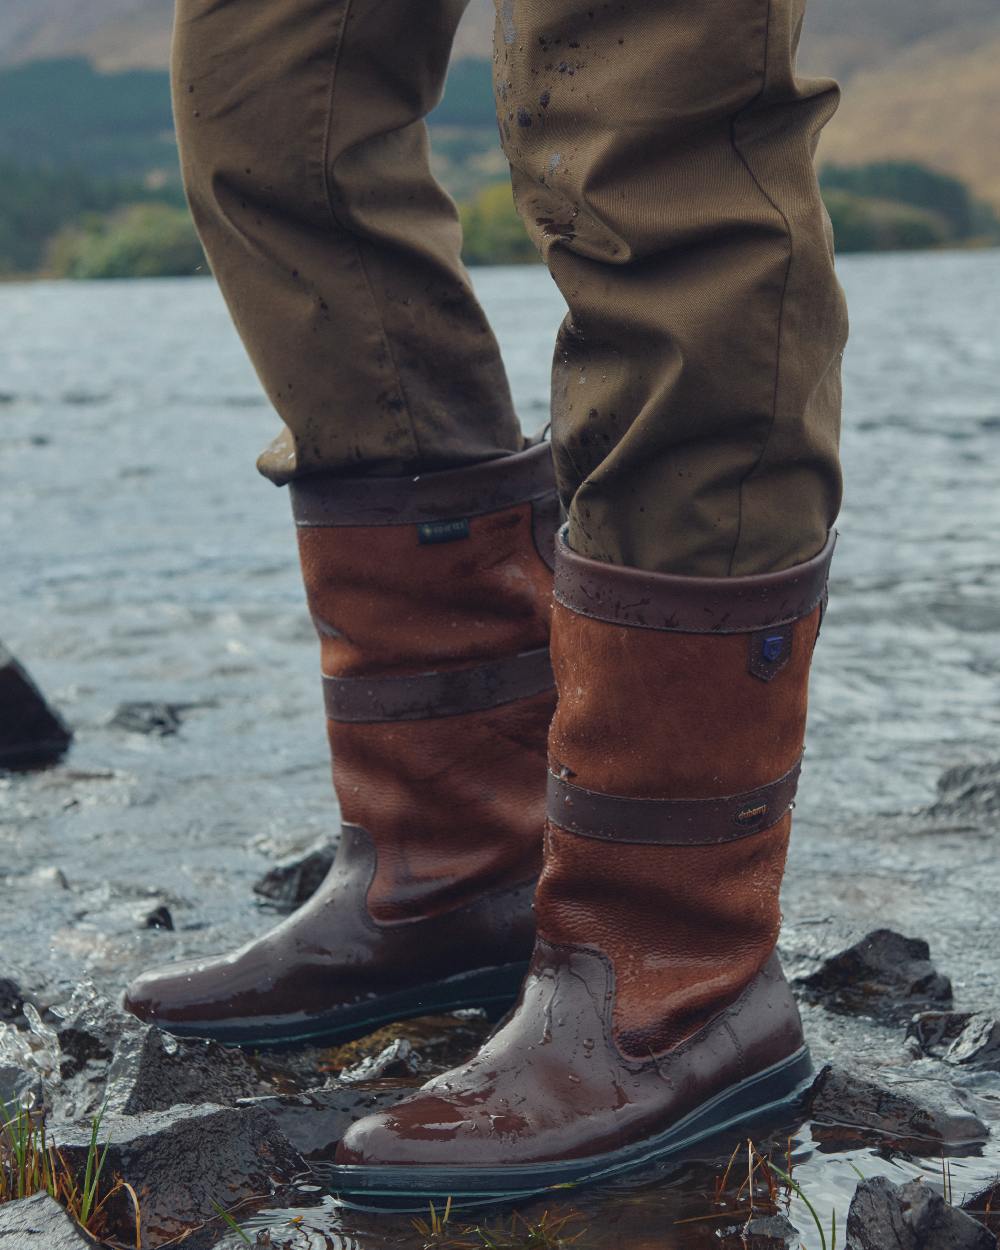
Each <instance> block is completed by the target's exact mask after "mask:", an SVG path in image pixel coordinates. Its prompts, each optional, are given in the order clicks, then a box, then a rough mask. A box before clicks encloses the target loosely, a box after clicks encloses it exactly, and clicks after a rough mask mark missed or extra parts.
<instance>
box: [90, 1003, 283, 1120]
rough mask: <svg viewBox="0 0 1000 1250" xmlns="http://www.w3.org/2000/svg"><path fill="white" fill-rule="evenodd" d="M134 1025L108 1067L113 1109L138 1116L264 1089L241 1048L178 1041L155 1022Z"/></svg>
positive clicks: (229, 1100) (227, 1100) (231, 1101)
mask: <svg viewBox="0 0 1000 1250" xmlns="http://www.w3.org/2000/svg"><path fill="white" fill-rule="evenodd" d="M136 1024H137V1027H130V1028H129V1029H128V1031H127V1032H126V1033H125V1034H124V1035H123V1036H122V1038H121V1039H120V1041H119V1042H118V1044H117V1046H116V1047H115V1051H114V1056H113V1059H112V1061H111V1065H110V1067H109V1068H108V1074H107V1094H106V1097H107V1104H108V1108H109V1109H110V1110H112V1111H115V1112H118V1113H119V1114H121V1115H139V1114H140V1113H142V1112H147V1111H167V1110H169V1109H170V1108H171V1107H173V1106H176V1105H178V1104H190V1105H192V1106H195V1105H198V1104H200V1103H212V1104H215V1105H219V1106H234V1105H235V1104H236V1102H237V1101H238V1100H239V1099H241V1098H248V1097H252V1096H253V1095H255V1094H259V1093H260V1091H261V1080H260V1077H259V1076H258V1073H257V1071H256V1069H255V1068H254V1067H253V1065H252V1064H251V1062H250V1060H249V1059H248V1058H247V1057H246V1055H245V1054H244V1053H243V1051H241V1050H227V1049H226V1048H225V1047H223V1046H220V1045H219V1044H218V1043H217V1042H205V1041H196V1040H184V1041H180V1040H178V1039H177V1038H173V1037H170V1036H169V1035H168V1034H166V1033H163V1032H161V1031H160V1030H159V1029H158V1028H156V1027H155V1026H153V1025H148V1024H139V1023H138V1022H136Z"/></svg>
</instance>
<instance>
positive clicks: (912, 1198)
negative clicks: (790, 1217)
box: [846, 1176, 997, 1250]
mask: <svg viewBox="0 0 1000 1250" xmlns="http://www.w3.org/2000/svg"><path fill="white" fill-rule="evenodd" d="M846 1250H997V1240H996V1238H995V1237H994V1236H993V1234H992V1233H990V1232H989V1231H988V1230H987V1229H985V1228H984V1227H983V1226H982V1225H981V1224H977V1223H976V1221H975V1220H974V1219H972V1218H971V1217H970V1216H968V1215H966V1214H965V1212H964V1211H960V1210H959V1209H958V1208H957V1207H952V1206H949V1205H948V1203H947V1202H945V1200H944V1199H943V1198H942V1197H941V1196H940V1194H936V1193H935V1192H934V1191H933V1190H932V1189H931V1188H930V1187H929V1186H927V1185H924V1184H921V1183H920V1182H919V1181H911V1182H910V1183H909V1184H907V1185H894V1184H893V1183H892V1181H890V1180H888V1179H887V1178H886V1177H884V1176H876V1177H874V1178H873V1179H872V1180H868V1181H863V1182H862V1183H861V1184H860V1185H859V1186H858V1188H857V1190H856V1191H855V1194H854V1198H853V1200H852V1202H851V1209H850V1211H849V1212H848V1215H847V1247H846Z"/></svg>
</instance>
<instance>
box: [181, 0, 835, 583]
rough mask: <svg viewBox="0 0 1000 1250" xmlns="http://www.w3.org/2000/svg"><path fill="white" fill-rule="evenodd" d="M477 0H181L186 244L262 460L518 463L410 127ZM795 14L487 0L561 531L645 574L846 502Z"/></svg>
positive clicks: (823, 517) (762, 1) (680, 569)
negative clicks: (555, 319)
mask: <svg viewBox="0 0 1000 1250" xmlns="http://www.w3.org/2000/svg"><path fill="white" fill-rule="evenodd" d="M466 3H467V0H178V6H177V24H176V31H175V44H174V99H175V111H176V115H177V125H178V133H179V139H180V148H181V157H182V164H183V170H184V177H185V182H186V186H187V190H188V196H189V199H190V203H191V208H192V210H193V213H194V217H195V221H196V224H197V226H198V230H199V232H200V234H201V237H202V240H203V242H204V244H205V248H206V251H207V254H208V257H209V260H210V262H211V265H212V268H213V270H214V272H215V275H216V278H217V279H218V281H219V283H220V285H221V287H222V290H223V292H224V294H225V297H226V300H227V301H228V304H229V308H230V310H231V312H232V315H233V318H234V320H235V322H236V325H237V327H238V329H239V332H240V334H241V335H242V337H243V341H244V342H245V344H246V346H247V349H248V351H249V353H250V356H251V358H252V359H253V362H254V365H255V366H256V368H257V371H258V373H259V375H260V378H261V380H262V382H263V385H264V387H265V388H266V390H267V393H268V395H269V397H270V399H271V401H272V402H273V404H274V406H275V408H276V410H277V412H278V414H279V415H280V417H281V419H282V421H283V422H284V426H285V429H284V431H283V433H282V434H281V435H280V436H279V438H278V439H277V440H276V441H275V443H274V444H272V446H271V447H270V448H268V449H267V450H266V451H265V452H264V454H263V455H262V457H261V459H260V469H261V471H262V472H263V473H264V474H265V475H266V476H267V477H269V478H271V479H272V480H273V481H275V482H278V483H282V482H286V481H288V480H289V479H290V478H293V477H295V476H298V475H302V474H308V473H312V472H315V471H317V470H334V471H337V472H343V473H345V474H354V475H357V474H371V475H380V476H381V475H397V474H406V473H410V472H416V471H420V470H424V471H430V470H434V469H441V468H452V467H457V466H461V465H463V464H468V463H472V462H475V461H478V460H483V459H487V458H490V457H496V456H499V455H502V454H504V453H507V452H511V451H515V450H517V449H519V448H520V447H521V445H522V435H521V430H520V427H519V424H518V420H517V417H516V415H515V412H514V409H513V405H512V402H511V396H510V389H509V386H508V383H507V379H506V376H505V373H504V368H503V364H502V362H501V360H500V355H499V351H498V348H497V344H496V340H495V339H494V336H493V333H492V331H491V330H490V327H489V325H488V323H487V320H486V318H485V316H484V314H483V311H482V309H481V308H480V306H479V304H478V302H477V300H476V297H475V295H474V294H473V291H472V288H471V285H470V282H469V278H468V275H467V274H466V272H465V270H464V268H463V267H462V264H461V261H460V248H461V237H460V231H459V226H458V223H457V218H456V214H455V209H454V206H453V205H452V203H451V201H450V200H449V198H448V197H447V195H446V194H445V193H444V191H443V190H442V189H441V188H440V187H439V186H438V185H437V183H436V182H435V180H434V178H433V176H432V174H431V172H430V167H429V162H428V143H427V132H426V128H425V125H424V121H423V118H424V116H425V115H426V114H427V112H428V111H429V110H430V109H431V108H432V107H433V106H434V105H435V103H436V102H437V101H438V100H439V98H440V96H441V93H442V89H443V84H444V79H445V73H446V69H447V65H448V58H449V52H450V49H451V44H452V39H453V36H454V33H455V28H456V26H457V24H458V21H459V18H460V17H461V15H462V12H463V10H464V9H465V7H466ZM803 3H804V0H630V2H629V0H625V2H623V3H616V4H605V3H596V4H595V3H594V2H593V0H497V26H496V42H495V56H494V82H495V88H496V101H497V109H498V120H499V124H500V131H501V135H502V140H503V144H504V149H505V152H506V154H507V157H508V158H509V160H510V164H511V169H512V174H513V183H514V194H515V199H516V203H517V206H518V210H519V212H520V214H521V216H522V219H523V221H524V224H525V226H526V227H527V229H528V231H529V232H530V234H531V236H532V238H533V239H534V241H535V243H536V245H537V246H538V248H539V249H540V251H541V253H542V256H543V257H544V259H545V262H546V264H547V265H548V267H549V269H550V271H551V273H552V276H553V278H554V279H555V281H556V282H557V284H558V286H559V288H560V290H561V291H562V293H563V295H564V297H565V299H566V302H567V304H568V306H569V313H568V315H567V317H566V319H565V321H564V323H563V326H562V328H561V330H560V333H559V336H558V342H557V344H556V350H555V364H554V370H553V384H552V443H553V454H554V457H555V464H556V471H557V475H558V481H559V489H560V494H561V496H562V499H563V503H564V505H565V507H566V509H567V512H568V516H569V524H570V535H569V541H570V544H571V546H572V547H573V548H575V549H576V550H577V551H579V552H581V553H582V554H584V555H589V556H591V557H594V558H596V559H599V560H606V561H610V562H612V563H620V564H628V565H633V566H636V567H638V568H642V569H647V570H651V571H663V572H672V573H682V574H695V575H704V576H712V577H718V576H729V575H742V574H749V573H760V572H767V571H771V570H778V569H783V568H787V567H788V566H790V565H793V564H795V563H798V562H799V561H801V560H804V559H807V558H808V557H810V556H812V555H813V554H814V553H815V552H816V551H818V550H819V548H820V547H821V546H822V545H823V542H824V540H825V537H826V533H827V530H828V528H829V527H830V525H831V524H832V522H833V520H834V518H835V516H836V513H837V510H838V507H839V503H840V492H841V483H840V468H839V461H838V451H837V447H838V438H839V420H840V418H839V412H840V360H841V355H842V351H843V347H844V342H845V339H846V333H847V324H846V312H845V307H844V301H843V296H842V293H841V290H840V287H839V285H838V283H837V280H836V277H835V274H834V266H833V255H832V240H831V237H830V230H829V220H828V218H827V216H826V213H825V210H824V208H823V205H822V202H821V200H820V196H819V191H818V188H817V183H816V176H815V172H814V166H813V156H814V151H815V145H816V141H817V137H818V134H819V132H820V130H821V128H822V126H823V125H824V123H825V122H826V121H827V120H828V119H829V117H830V116H831V115H832V113H833V111H834V109H835V107H836V103H837V98H838V93H837V88H836V85H835V84H834V83H832V82H829V81H805V80H802V79H799V78H797V77H796V74H795V68H794V61H795V50H796V45H797V41H798V34H799V29H800V25H801V21H802V16H803V14H802V8H803Z"/></svg>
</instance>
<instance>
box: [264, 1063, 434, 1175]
mask: <svg viewBox="0 0 1000 1250" xmlns="http://www.w3.org/2000/svg"><path fill="white" fill-rule="evenodd" d="M414 1088H415V1082H413V1081H391V1080H386V1081H374V1082H371V1083H369V1084H367V1085H361V1084H341V1083H340V1082H339V1081H334V1082H331V1083H330V1084H329V1085H325V1086H323V1087H322V1088H321V1089H312V1090H308V1091H307V1092H306V1093H304V1094H279V1095H274V1096H271V1097H267V1098H255V1099H253V1100H252V1101H250V1102H247V1103H245V1104H241V1105H245V1106H251V1107H259V1108H260V1109H262V1110H263V1111H265V1112H266V1113H267V1114H268V1115H269V1116H271V1118H272V1119H273V1120H274V1122H275V1124H276V1125H277V1127H278V1128H279V1129H280V1131H281V1132H282V1133H283V1134H284V1136H285V1137H287V1138H288V1140H289V1141H290V1142H291V1143H292V1145H293V1146H294V1147H295V1149H296V1150H297V1151H299V1153H300V1154H301V1155H303V1156H304V1157H305V1158H307V1159H314V1160H317V1159H329V1158H331V1157H332V1155H333V1152H334V1150H335V1149H336V1146H337V1143H338V1142H339V1141H340V1139H341V1138H342V1137H343V1136H344V1134H345V1133H346V1132H347V1130H348V1129H349V1128H350V1127H351V1125H352V1124H353V1123H354V1122H355V1121H356V1120H360V1119H362V1118H363V1117H364V1116H366V1115H374V1114H375V1113H376V1112H379V1111H387V1110H389V1108H390V1107H394V1106H395V1105H396V1103H397V1102H399V1101H401V1099H403V1098H405V1097H406V1096H407V1094H412V1093H413V1090H414Z"/></svg>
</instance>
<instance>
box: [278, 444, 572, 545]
mask: <svg viewBox="0 0 1000 1250" xmlns="http://www.w3.org/2000/svg"><path fill="white" fill-rule="evenodd" d="M555 489H556V488H555V475H554V472H553V468H552V451H551V446H550V444H549V443H547V442H545V443H533V444H532V445H531V446H529V447H526V448H525V449H524V451H519V452H514V453H513V454H512V455H509V456H499V457H498V458H497V459H496V460H484V461H480V463H478V464H472V465H469V466H467V467H466V468H462V469H445V470H442V471H441V472H437V473H420V474H415V475H411V476H408V477H363V478H362V477H359V478H349V477H340V476H338V475H337V474H334V473H315V474H311V475H309V476H308V477H303V478H297V479H296V480H295V481H293V482H292V483H291V484H290V491H291V498H292V514H293V516H294V518H295V523H296V525H298V526H300V527H309V526H330V525H414V524H417V525H419V524H428V523H431V522H435V521H461V520H464V519H466V518H468V517H473V516H482V515H484V514H485V513H488V512H499V511H500V510H501V509H503V508H511V507H514V506H515V505H517V504H522V503H528V502H532V501H535V500H539V499H544V498H547V497H554V495H555ZM550 542H551V540H550Z"/></svg>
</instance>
